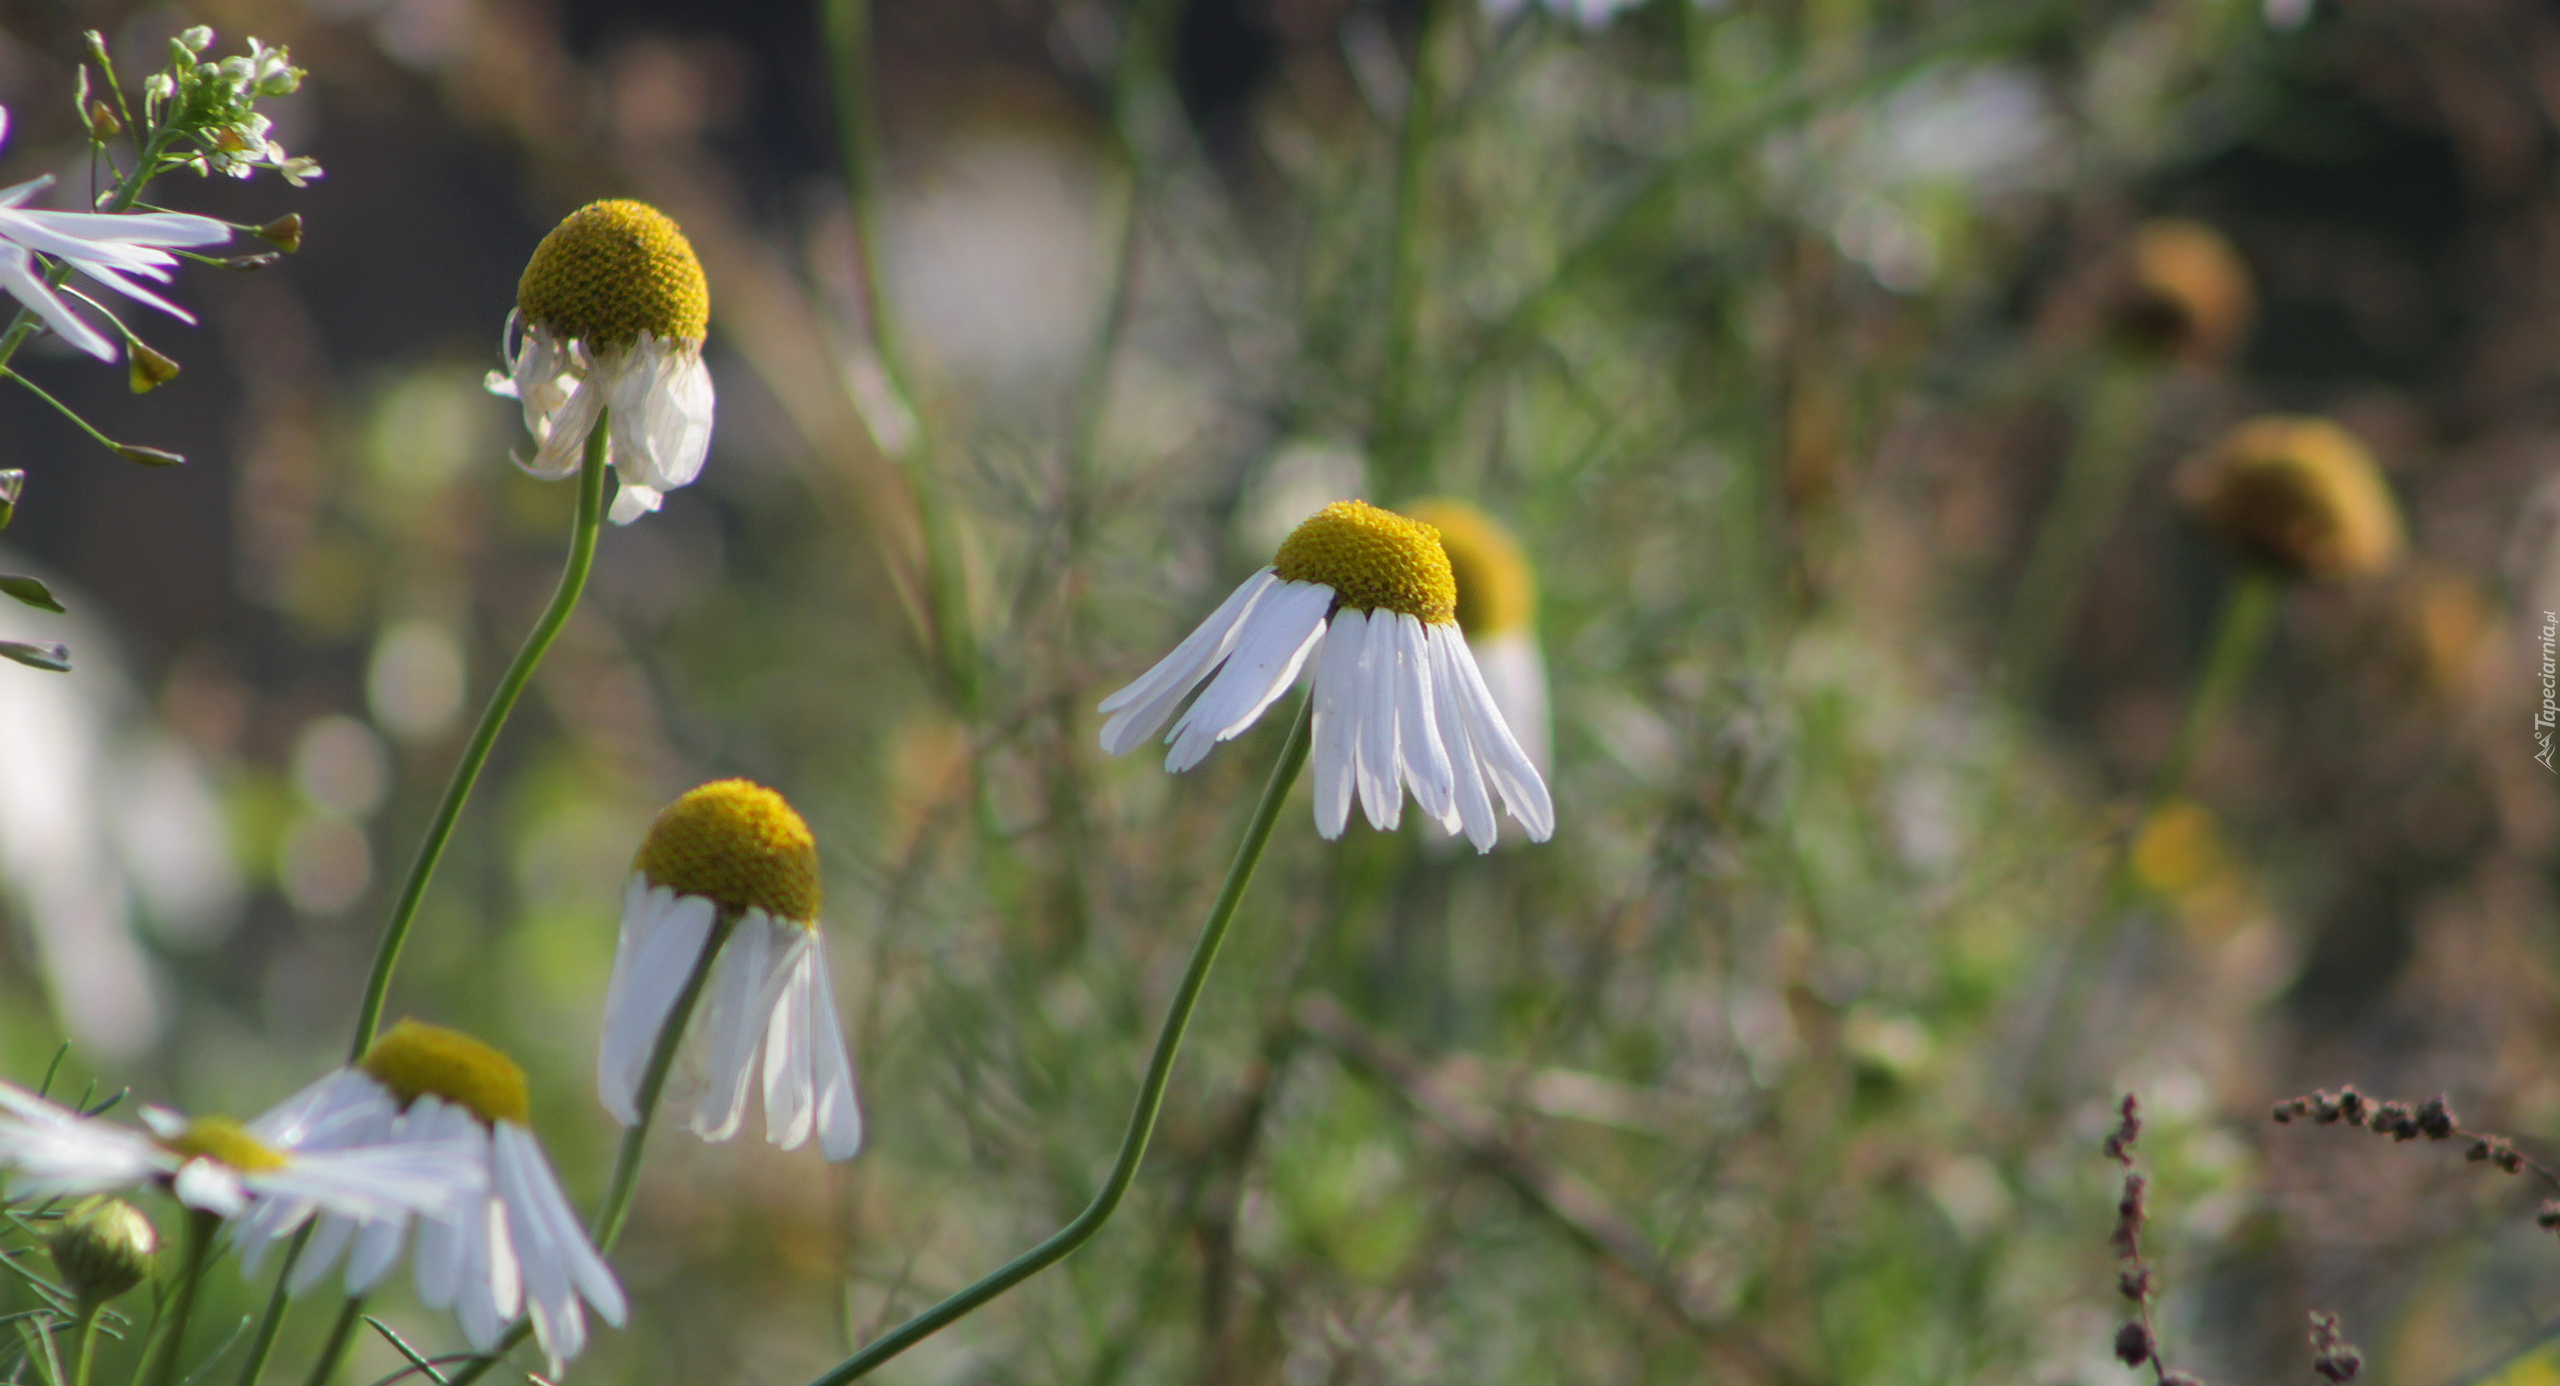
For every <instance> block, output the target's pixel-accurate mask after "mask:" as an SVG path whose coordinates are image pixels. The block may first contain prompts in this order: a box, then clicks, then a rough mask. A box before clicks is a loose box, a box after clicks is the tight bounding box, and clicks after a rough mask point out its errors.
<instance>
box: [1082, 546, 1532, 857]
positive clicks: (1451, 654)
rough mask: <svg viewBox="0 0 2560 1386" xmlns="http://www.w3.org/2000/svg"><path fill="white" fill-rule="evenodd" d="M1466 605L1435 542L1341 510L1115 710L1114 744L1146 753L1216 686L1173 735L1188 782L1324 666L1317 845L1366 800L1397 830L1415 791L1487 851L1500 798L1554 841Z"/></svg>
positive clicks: (1174, 761) (1175, 761)
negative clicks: (1184, 706) (1462, 611)
mask: <svg viewBox="0 0 2560 1386" xmlns="http://www.w3.org/2000/svg"><path fill="white" fill-rule="evenodd" d="M1459 600H1460V596H1459V589H1458V583H1457V578H1456V575H1455V572H1454V570H1453V569H1452V568H1451V566H1450V561H1449V555H1448V553H1447V551H1446V550H1445V549H1444V548H1443V547H1442V545H1441V542H1440V534H1439V531H1438V530H1436V529H1434V528H1433V527H1432V526H1430V525H1428V524H1425V523H1422V522H1421V521H1418V520H1414V519H1411V518H1408V517H1406V516H1403V515H1398V514H1396V513H1394V512H1393V511H1389V510H1381V509H1379V508H1378V507H1376V506H1373V505H1370V504H1367V503H1366V502H1363V501H1356V500H1351V501H1336V502H1334V503H1333V504H1331V505H1328V506H1326V507H1325V508H1324V509H1322V510H1320V511H1317V512H1316V513H1315V514H1314V515H1313V516H1312V517H1310V518H1309V519H1308V520H1307V521H1306V522H1305V523H1304V524H1301V525H1300V526H1299V527H1298V528H1297V530H1296V531H1295V532H1294V533H1292V534H1291V535H1290V536H1289V537H1288V539H1287V540H1285V541H1283V542H1282V544H1281V545H1280V551H1279V553H1278V555H1277V556H1276V557H1275V558H1274V560H1273V563H1272V566H1270V567H1268V568H1265V569H1263V570H1262V571H1260V572H1258V573H1256V574H1254V575H1253V576H1252V577H1250V578H1248V579H1246V580H1245V583H1244V585H1243V586H1241V587H1239V588H1237V589H1236V590H1235V592H1234V593H1233V594H1232V595H1230V596H1229V597H1228V598H1227V600H1226V601H1225V602H1224V603H1223V604H1221V605H1220V606H1219V607H1218V609H1217V610H1216V611H1214V612H1211V613H1210V615H1209V619H1208V620H1206V621H1204V622H1202V623H1201V624H1200V626H1199V628H1198V629H1196V630H1194V631H1193V632H1192V633H1191V634H1190V636H1189V637H1188V638H1186V639H1185V640H1184V641H1183V642H1182V643H1181V644H1180V645H1178V646H1176V647H1175V648H1174V651H1173V653H1171V654H1169V655H1167V656H1165V657H1164V659H1163V660H1161V661H1160V662H1158V663H1157V664H1156V666H1155V667H1154V668H1152V669H1150V670H1148V671H1147V672H1146V673H1145V674H1143V675H1141V676H1139V678H1138V680H1137V681H1136V682H1134V683H1132V684H1130V685H1129V686H1128V687H1126V688H1123V689H1121V690H1120V691H1119V692H1117V693H1114V694H1112V695H1111V696H1110V697H1109V698H1106V699H1104V700H1103V703H1102V708H1101V710H1102V711H1103V712H1104V713H1106V714H1109V718H1108V720H1107V721H1105V722H1104V723H1103V727H1102V747H1103V749H1104V750H1106V751H1108V752H1110V753H1111V754H1113V755H1122V754H1125V753H1127V752H1128V751H1130V750H1133V749H1135V748H1136V747H1137V745H1138V743H1140V742H1142V741H1145V740H1146V739H1147V738H1148V737H1151V736H1153V735H1155V733H1156V731H1157V729H1158V728H1161V727H1163V726H1164V725H1165V722H1166V720H1167V719H1169V718H1171V717H1172V716H1173V710H1174V709H1175V708H1176V707H1177V706H1179V705H1180V704H1181V702H1182V700H1183V699H1184V698H1185V697H1187V696H1188V695H1189V694H1190V693H1191V691H1192V690H1193V689H1195V688H1198V687H1200V685H1201V683H1202V682H1203V681H1204V680H1205V681H1207V682H1208V687H1207V689H1206V691H1204V692H1202V693H1201V694H1200V696H1199V698H1198V699H1196V700H1195V701H1193V702H1192V704H1191V706H1190V708H1189V709H1188V710H1186V711H1185V712H1184V713H1183V714H1182V717H1181V719H1180V720H1178V721H1176V722H1174V724H1173V729H1172V730H1171V732H1169V733H1168V734H1167V736H1166V740H1168V741H1169V742H1171V743H1172V748H1173V749H1172V751H1171V753H1170V754H1168V755H1167V756H1166V757H1165V768H1166V769H1167V770H1172V771H1177V772H1178V771H1182V770H1187V769H1190V768H1191V767H1192V766H1194V765H1197V764H1199V763H1200V761H1201V759H1202V758H1203V757H1205V756H1206V755H1208V753H1209V748H1210V747H1211V746H1213V745H1215V744H1216V743H1218V742H1220V741H1225V740H1228V739H1230V738H1232V737H1234V736H1236V735H1237V734H1239V733H1241V732H1242V731H1244V729H1245V728H1247V727H1250V726H1252V725H1253V723H1254V722H1255V720H1256V719H1258V718H1260V717H1261V716H1262V714H1263V711H1264V710H1265V709H1267V708H1269V707H1270V706H1271V704H1272V703H1273V702H1275V701H1277V700H1278V699H1279V697H1280V695H1281V694H1282V693H1285V692H1287V691H1288V689H1289V686H1290V684H1291V683H1293V682H1295V681H1296V679H1297V677H1298V673H1299V671H1300V670H1301V669H1303V668H1305V667H1306V666H1307V664H1308V662H1309V661H1310V660H1313V661H1315V727H1314V736H1315V746H1314V749H1313V757H1314V760H1315V774H1316V786H1315V789H1316V830H1317V831H1318V832H1320V833H1322V834H1323V835H1324V836H1326V837H1328V838H1332V837H1339V836H1341V835H1342V829H1343V827H1344V825H1345V823H1346V822H1347V821H1348V818H1349V815H1350V811H1351V799H1352V796H1353V794H1354V793H1355V792H1356V793H1357V794H1358V796H1359V799H1360V805H1361V808H1362V810H1363V811H1364V812H1365V813H1366V814H1367V815H1368V818H1369V822H1370V824H1371V825H1372V826H1373V827H1376V828H1379V829H1381V830H1384V829H1390V828H1393V827H1395V826H1396V824H1397V823H1398V821H1399V820H1400V819H1401V817H1402V814H1403V804H1404V797H1403V790H1404V789H1405V788H1409V789H1411V790H1412V792H1413V797H1414V800H1415V802H1417V803H1419V804H1421V805H1422V807H1423V811H1424V812H1426V813H1428V814H1430V815H1431V817H1432V818H1433V820H1434V821H1436V822H1438V823H1440V824H1441V825H1442V826H1443V827H1446V828H1448V829H1449V830H1450V831H1452V832H1455V831H1459V830H1461V829H1463V830H1464V831H1465V833H1466V835H1467V839H1468V841H1470V842H1473V843H1474V844H1475V845H1476V848H1477V850H1479V851H1487V850H1490V849H1491V848H1492V846H1493V841H1494V837H1495V833H1496V829H1497V826H1498V825H1497V820H1496V819H1495V817H1494V811H1493V800H1494V798H1495V797H1496V796H1499V797H1500V799H1501V800H1502V805H1503V807H1504V808H1505V809H1506V810H1508V811H1509V812H1510V814H1511V816H1512V817H1514V818H1516V819H1518V820H1519V821H1520V823H1521V825H1522V826H1523V827H1525V828H1527V829H1528V831H1529V835H1530V837H1532V838H1533V839H1536V840H1538V841H1544V840H1546V838H1547V837H1548V836H1549V835H1550V834H1552V833H1553V832H1554V831H1555V809H1554V806H1553V804H1552V803H1551V802H1550V801H1549V799H1548V797H1547V787H1546V782H1545V781H1544V780H1542V779H1541V778H1540V777H1539V774H1538V770H1537V767H1536V766H1535V765H1534V764H1532V763H1531V761H1530V759H1529V757H1528V755H1527V754H1526V753H1525V752H1524V751H1522V749H1521V747H1520V743H1519V741H1518V739H1517V738H1515V737H1514V736H1513V735H1512V732H1511V729H1510V728H1509V727H1508V726H1506V725H1505V724H1504V721H1503V716H1502V712H1501V711H1500V709H1499V708H1498V707H1497V706H1496V705H1495V703H1494V700H1493V696H1492V694H1491V693H1490V692H1489V691H1488V690H1487V689H1486V687H1485V681H1484V676H1483V674H1482V673H1481V672H1480V671H1479V670H1478V668H1477V666H1476V660H1475V656H1474V654H1473V653H1472V652H1471V651H1470V650H1469V649H1468V645H1467V638H1466V636H1465V635H1464V634H1463V633H1462V632H1461V630H1460V628H1459V626H1458V622H1457V617H1458V605H1459ZM1213 674H1214V675H1215V677H1214V678H1212V677H1211V676H1212V675H1213ZM1399 781H1401V783H1402V787H1401V788H1400V787H1399Z"/></svg>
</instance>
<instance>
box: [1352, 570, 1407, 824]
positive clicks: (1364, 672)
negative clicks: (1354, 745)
mask: <svg viewBox="0 0 2560 1386" xmlns="http://www.w3.org/2000/svg"><path fill="white" fill-rule="evenodd" d="M1396 672H1397V671H1396V613H1394V612H1392V611H1387V610H1384V609H1380V610H1377V611H1372V612H1370V613H1369V623H1368V626H1367V628H1366V629H1365V630H1363V631H1362V632H1361V641H1360V668H1359V672H1358V673H1357V674H1356V675H1354V676H1353V680H1352V716H1353V718H1354V719H1356V720H1357V721H1358V722H1359V724H1360V729H1359V733H1358V738H1359V748H1360V759H1359V762H1358V764H1359V780H1360V811H1361V812H1362V813H1365V814H1367V815H1368V817H1369V826H1370V827H1372V828H1375V829H1377V830H1378V831H1380V832H1388V831H1392V830H1393V829H1394V828H1395V826H1396V825H1397V824H1398V823H1401V822H1403V821H1404V785H1403V782H1402V781H1403V763H1402V759H1401V758H1402V755H1403V750H1402V747H1401V746H1400V745H1399V744H1398V742H1397V740H1396Z"/></svg>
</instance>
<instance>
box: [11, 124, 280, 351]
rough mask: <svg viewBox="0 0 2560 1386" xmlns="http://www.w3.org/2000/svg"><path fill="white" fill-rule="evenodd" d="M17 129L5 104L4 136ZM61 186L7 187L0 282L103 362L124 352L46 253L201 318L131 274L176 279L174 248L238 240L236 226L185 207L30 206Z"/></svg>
mask: <svg viewBox="0 0 2560 1386" xmlns="http://www.w3.org/2000/svg"><path fill="white" fill-rule="evenodd" d="M8 135H9V112H8V111H7V110H6V109H5V108H0V141H5V140H6V139H7V138H8ZM51 186H53V175H52V174H50V173H48V174H46V175H44V176H43V177H41V178H33V179H29V180H28V181H26V182H24V183H19V184H15V185H13V186H11V187H7V188H0V289H6V290H8V291H9V293H10V295H11V296H12V297H14V298H16V299H17V300H18V301H19V302H20V303H23V304H25V305H26V306H27V307H29V308H31V309H33V310H35V313H36V315H37V316H38V317H41V318H43V319H44V321H45V325H46V326H48V327H51V328H52V329H53V330H54V331H56V332H58V333H60V334H62V340H64V341H66V342H69V343H70V344H72V345H73V346H76V347H78V348H80V349H81V350H82V351H85V352H87V353H89V354H90V355H92V356H95V357H97V358H98V359H99V360H101V361H113V360H114V359H116V348H115V343H114V342H112V341H109V340H108V339H107V336H106V334H105V333H102V332H100V331H99V330H98V329H96V328H94V327H92V326H90V325H89V324H88V323H87V322H86V321H84V320H82V319H81V317H80V316H79V315H78V314H76V313H74V312H72V311H71V309H70V307H69V306H68V305H66V304H65V303H64V302H63V301H62V298H61V296H60V295H59V294H57V293H55V292H54V290H53V286H52V285H50V284H48V283H46V282H45V278H46V266H45V260H44V257H45V256H52V257H53V258H54V259H56V260H59V261H61V262H62V263H64V264H66V265H69V266H70V267H71V268H73V269H76V270H78V271H80V272H81V273H82V274H85V275H87V276H89V277H90V278H91V279H94V280H96V281H98V282H99V283H101V284H104V285H106V286H107V287H108V288H110V289H113V290H115V291H116V292H117V293H120V294H123V295H124V296H125V297H127V298H131V299H136V300H139V301H141V302H143V303H148V304H150V305H151V306H152V307H154V308H157V309H159V310H160V311H162V312H164V313H168V314H170V315H171V316H173V317H175V318H177V319H178V320H179V321H180V322H194V321H195V318H194V317H193V316H192V315H190V314H189V313H188V312H187V310H186V309H184V308H181V307H179V306H178V305H176V304H174V303H171V302H169V301H168V300H167V299H164V298H162V297H160V296H159V295H158V294H155V293H153V292H151V291H150V290H149V289H146V288H144V287H142V286H141V285H140V284H137V283H135V282H134V281H133V279H132V278H130V277H129V276H133V275H140V276H142V277H144V278H146V279H156V280H158V281H160V282H161V283H164V284H165V283H167V282H168V281H169V273H170V271H171V270H172V269H174V268H175V267H176V266H177V263H178V258H177V257H176V256H174V255H171V254H170V253H169V251H168V249H167V248H168V247H172V246H198V245H219V244H221V243H222V242H224V241H227V240H229V239H231V228H230V227H227V226H225V225H223V224H222V223H221V222H218V221H215V220H214V219H213V218H211V217H199V216H191V215H189V214H187V213H185V212H143V213H136V214H131V215H121V216H119V215H110V214H108V213H104V212H48V211H41V210H36V209H32V208H29V207H27V206H25V205H24V204H25V203H26V201H27V199H29V198H31V197H34V196H35V195H36V194H37V193H40V192H42V191H44V190H45V189H46V188H49V187H51Z"/></svg>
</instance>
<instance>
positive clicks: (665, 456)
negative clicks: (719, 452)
mask: <svg viewBox="0 0 2560 1386" xmlns="http://www.w3.org/2000/svg"><path fill="white" fill-rule="evenodd" d="M597 365H598V372H599V376H600V378H601V379H602V380H603V382H604V383H605V385H606V387H607V389H608V390H609V391H610V395H609V401H608V402H609V403H610V405H611V407H612V412H613V469H614V472H615V474H616V475H618V476H619V477H620V478H621V479H622V482H623V484H624V485H625V486H630V487H634V488H637V489H639V490H642V491H646V492H649V493H651V494H652V495H664V494H665V493H666V492H668V491H672V490H674V489H675V488H677V487H679V486H683V485H686V484H687V483H689V482H691V481H692V480H693V479H694V478H695V477H697V476H699V475H701V474H702V459H703V456H704V454H705V453H707V452H708V451H709V450H710V447H711V416H712V405H713V394H712V388H711V373H710V371H708V370H707V369H705V368H704V367H703V364H702V350H701V347H700V346H699V344H696V343H689V342H683V341H675V340H668V341H661V340H660V339H658V338H657V337H655V336H653V335H651V334H649V333H646V332H643V333H641V334H640V338H639V340H638V341H637V342H635V343H633V344H632V345H630V346H629V347H625V348H620V349H618V350H614V351H612V352H610V353H609V354H607V355H605V356H600V357H599V358H598V363H597ZM649 508H650V509H655V508H656V506H654V505H652V506H650V507H649ZM616 509H617V510H619V509H620V506H619V505H617V506H616Z"/></svg>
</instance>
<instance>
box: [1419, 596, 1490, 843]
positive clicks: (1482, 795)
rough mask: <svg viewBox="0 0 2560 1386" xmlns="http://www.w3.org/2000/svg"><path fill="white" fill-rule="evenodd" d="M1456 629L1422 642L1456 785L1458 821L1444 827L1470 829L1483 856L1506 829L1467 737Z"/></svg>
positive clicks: (1436, 631)
mask: <svg viewBox="0 0 2560 1386" xmlns="http://www.w3.org/2000/svg"><path fill="white" fill-rule="evenodd" d="M1455 635H1456V628H1455V627H1441V626H1433V627H1432V628H1431V629H1429V630H1427V631H1424V632H1423V636H1422V643H1423V648H1424V650H1425V652H1426V653H1427V655H1428V657H1429V659H1430V661H1431V701H1432V704H1433V707H1434V711H1435V712H1436V713H1437V717H1438V723H1439V727H1440V739H1441V744H1442V745H1444V746H1446V747H1447V748H1448V751H1449V773H1450V777H1451V779H1452V781H1453V782H1454V785H1455V793H1454V795H1453V796H1452V797H1453V799H1454V801H1455V802H1454V807H1455V810H1456V817H1455V820H1454V822H1451V821H1447V820H1444V821H1443V824H1442V826H1444V827H1450V828H1452V830H1453V831H1454V830H1455V829H1456V828H1458V827H1463V828H1464V829H1465V830H1466V834H1467V841H1468V842H1469V843H1471V844H1473V845H1474V847H1475V849H1476V851H1478V852H1479V853H1482V852H1490V851H1492V850H1493V844H1494V840H1495V838H1496V837H1497V836H1498V835H1499V834H1500V832H1501V829H1502V824H1501V820H1499V819H1497V818H1495V817H1494V811H1493V796H1492V795H1491V794H1489V793H1487V792H1486V790H1485V784H1484V771H1483V770H1482V769H1481V768H1479V766H1478V765H1477V757H1476V749H1475V741H1474V739H1473V738H1472V737H1470V736H1469V735H1468V734H1467V716H1466V713H1465V712H1464V711H1462V710H1461V709H1460V707H1459V701H1458V690H1459V678H1458V671H1457V669H1456V668H1455V667H1454V666H1452V665H1451V663H1450V658H1449V649H1450V646H1452V645H1453V644H1455V643H1456V638H1455Z"/></svg>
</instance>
